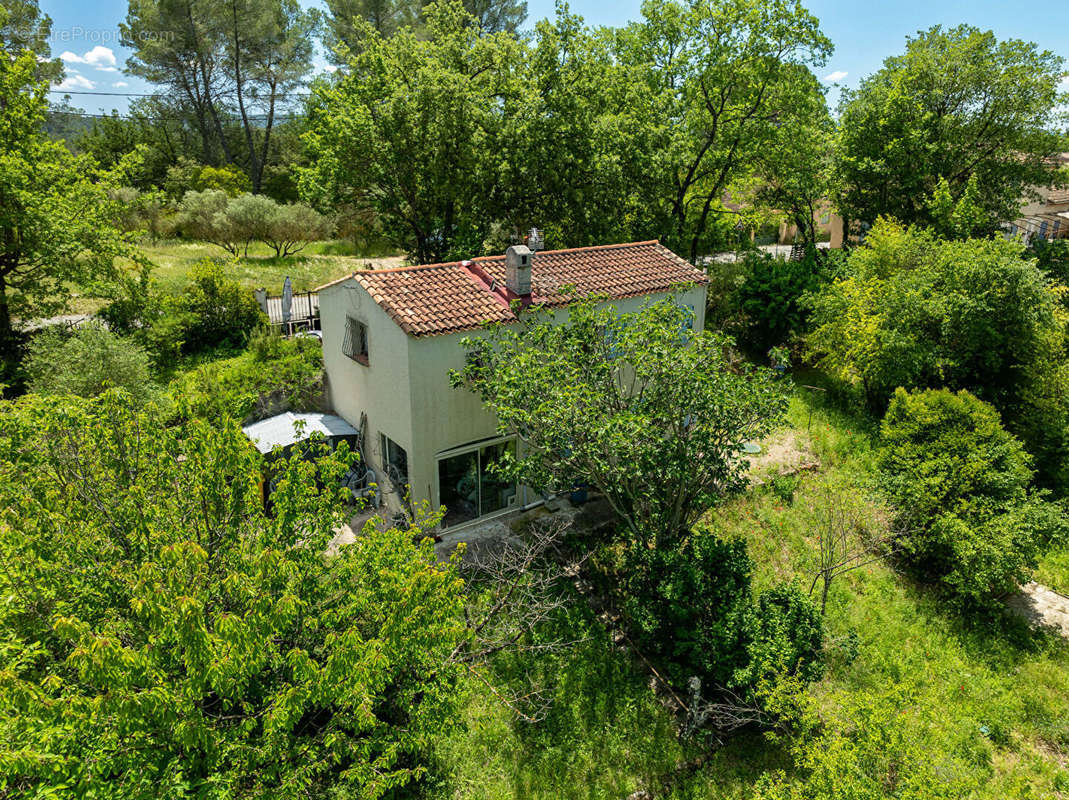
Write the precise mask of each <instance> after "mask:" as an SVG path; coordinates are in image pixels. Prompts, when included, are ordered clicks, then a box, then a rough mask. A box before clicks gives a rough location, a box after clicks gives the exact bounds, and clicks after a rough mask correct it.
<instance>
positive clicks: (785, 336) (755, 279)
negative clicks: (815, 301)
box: [731, 251, 827, 354]
mask: <svg viewBox="0 0 1069 800" xmlns="http://www.w3.org/2000/svg"><path fill="white" fill-rule="evenodd" d="M744 261H745V265H744V267H743V270H744V273H743V274H744V275H745V277H744V279H743V281H742V285H741V286H739V287H738V288H737V289H736V290H735V296H734V298H733V299H732V301H731V303H732V305H734V306H735V307H736V308H737V309H738V313H739V315H740V317H739V318H738V319H736V320H735V321H734V322H733V325H732V327H736V326H737V328H738V338H739V342H740V343H741V344H742V345H744V346H746V347H748V348H750V349H751V350H752V351H753V352H755V353H762V354H763V353H765V352H767V351H768V349H769V348H771V347H774V346H776V345H782V344H787V343H788V342H790V340H791V339H792V337H794V336H796V335H800V334H801V333H802V332H804V331H805V329H806V322H807V319H808V310H809V309H808V308H807V307H806V306H805V304H803V303H802V298H803V297H805V296H806V295H808V294H810V293H812V292H815V291H817V290H819V289H820V288H821V286H822V285H823V284H824V283H826V282H827V280H826V277H825V272H826V271H825V269H824V268H823V267H822V265H821V263H820V262H819V261H818V260H817V256H816V254H815V253H810V254H809V255H808V256H806V258H804V259H802V260H801V261H787V260H784V259H780V258H773V257H772V256H771V255H769V254H767V253H761V252H758V251H750V252H747V253H746V255H745V256H744Z"/></svg>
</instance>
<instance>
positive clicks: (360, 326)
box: [342, 317, 368, 366]
mask: <svg viewBox="0 0 1069 800" xmlns="http://www.w3.org/2000/svg"><path fill="white" fill-rule="evenodd" d="M342 351H343V352H344V353H345V355H347V356H349V358H351V359H352V360H353V361H359V362H360V363H361V364H363V365H365V366H367V364H368V353H367V325H365V324H364V323H363V322H361V321H360V320H358V319H353V318H352V317H346V319H345V341H344V342H342Z"/></svg>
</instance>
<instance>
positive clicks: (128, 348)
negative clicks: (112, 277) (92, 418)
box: [25, 322, 152, 401]
mask: <svg viewBox="0 0 1069 800" xmlns="http://www.w3.org/2000/svg"><path fill="white" fill-rule="evenodd" d="M25 368H26V372H27V374H28V375H29V389H30V391H31V392H34V393H36V394H73V395H79V396H81V397H93V396H95V395H98V394H100V393H101V392H102V391H104V389H105V388H107V387H108V386H114V387H116V388H121V389H125V390H126V391H127V392H129V393H130V395H131V397H133V398H134V399H136V400H139V401H144V400H145V399H146V398H147V397H148V395H149V394H150V393H151V387H152V382H151V380H150V378H149V356H148V353H146V352H145V350H144V349H143V348H141V347H140V346H138V345H137V344H135V343H134V342H133V341H131V340H130V339H124V338H122V337H119V336H116V335H115V334H114V333H112V332H111V331H109V330H108V329H107V328H105V327H104V326H103V325H102V324H100V323H97V322H87V323H86V324H84V325H82V326H80V327H78V328H74V329H73V330H69V329H66V328H61V327H58V326H57V327H53V328H49V329H46V330H44V331H41V332H40V333H38V334H36V335H35V336H34V337H33V339H32V340H31V341H30V346H29V353H28V355H27V357H26V362H25Z"/></svg>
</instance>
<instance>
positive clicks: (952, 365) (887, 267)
mask: <svg viewBox="0 0 1069 800" xmlns="http://www.w3.org/2000/svg"><path fill="white" fill-rule="evenodd" d="M844 269H845V272H844V276H843V277H842V278H841V279H839V280H836V281H834V282H832V283H830V284H828V285H827V286H825V287H824V288H823V289H822V290H821V291H820V292H819V293H818V294H816V295H815V296H814V297H813V298H812V299H811V305H812V309H813V310H812V318H811V325H812V330H811V332H810V333H809V336H808V348H809V352H810V354H811V356H813V357H814V358H815V359H816V360H817V362H818V364H819V365H820V366H821V367H823V368H824V369H825V370H827V371H828V372H829V373H830V374H831V375H832V376H833V377H835V378H837V379H839V380H841V381H843V382H844V383H846V384H849V385H854V386H857V387H859V388H860V389H861V390H862V392H863V394H864V396H865V399H866V401H867V403H868V404H869V405H870V407H872V408H874V409H877V410H880V411H882V410H883V409H884V408H885V407H886V403H887V402H888V401H889V399H890V397H891V394H892V393H893V392H894V390H895V388H896V387H899V386H903V387H906V388H941V387H947V388H949V389H954V390H957V389H967V390H968V391H970V392H973V393H974V394H976V395H977V396H978V397H980V398H981V399H983V400H986V401H987V402H990V403H991V404H993V405H994V406H995V407H996V408H997V409H999V411H1000V412H1001V413H1002V415H1003V418H1004V419H1005V421H1006V424H1007V426H1008V427H1009V429H1010V430H1011V431H1013V432H1014V433H1016V434H1017V435H1018V436H1020V437H1021V438H1022V439H1023V440H1024V441H1025V442H1026V444H1027V445H1028V447H1029V448H1030V450H1031V451H1032V453H1033V455H1035V456H1036V458H1037V463H1038V465H1039V467H1040V469H1041V472H1042V475H1043V476H1044V479H1045V480H1046V481H1048V482H1049V483H1051V484H1052V485H1058V484H1062V485H1065V484H1064V480H1065V477H1066V475H1069V473H1067V472H1066V470H1067V469H1069V460H1067V459H1069V357H1067V354H1066V325H1067V322H1069V320H1067V317H1066V314H1065V311H1064V309H1063V307H1062V306H1061V304H1060V303H1059V293H1061V292H1064V290H1062V289H1058V288H1057V287H1054V286H1052V285H1050V283H1049V281H1048V278H1047V276H1045V275H1044V274H1043V273H1042V272H1041V271H1040V270H1039V269H1038V268H1037V267H1036V263H1035V262H1034V261H1032V260H1031V259H1029V258H1027V257H1026V255H1025V252H1024V247H1023V245H1021V244H1020V243H1019V242H1015V241H1009V240H1005V239H1001V238H993V239H968V240H964V241H945V240H942V239H939V238H938V237H936V236H935V235H934V234H933V233H931V232H930V231H925V230H918V229H906V228H903V227H902V226H901V225H898V224H897V223H893V222H887V221H881V222H880V223H878V224H877V225H876V226H875V227H874V228H873V229H872V230H871V231H870V232H869V236H868V239H867V241H866V245H865V246H864V247H861V248H858V249H856V250H854V251H853V252H852V253H851V255H850V256H849V259H848V260H847V261H846V264H845V267H844Z"/></svg>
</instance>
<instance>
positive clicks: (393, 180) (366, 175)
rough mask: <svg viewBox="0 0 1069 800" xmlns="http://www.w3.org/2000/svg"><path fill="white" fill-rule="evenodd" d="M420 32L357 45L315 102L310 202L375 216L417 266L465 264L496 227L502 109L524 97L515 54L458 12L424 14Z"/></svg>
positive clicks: (452, 8) (435, 9) (446, 8)
mask: <svg viewBox="0 0 1069 800" xmlns="http://www.w3.org/2000/svg"><path fill="white" fill-rule="evenodd" d="M427 13H428V24H427V32H426V35H425V36H423V37H420V36H417V35H416V34H415V32H413V31H412V29H410V28H405V29H402V30H401V31H399V32H398V33H396V34H395V35H393V36H391V37H384V36H382V35H381V34H379V33H378V32H377V31H375V30H374V29H373V28H372V27H371V26H370V25H369V24H367V23H361V25H362V30H363V31H364V32H365V42H364V46H363V47H362V48H361V50H360V51H359V52H358V53H356V54H355V55H354V56H353V58H352V60H351V61H350V62H349V66H348V67H347V69H346V70H345V74H344V75H343V76H342V77H341V78H340V80H338V81H336V82H331V83H324V84H322V85H321V86H320V87H319V88H318V90H317V92H316V95H315V98H314V99H313V101H312V106H311V120H310V131H309V133H308V134H307V135H306V143H307V145H308V148H309V152H310V154H311V156H312V161H313V164H314V166H313V168H311V169H310V170H309V171H307V172H306V173H305V174H304V175H303V177H302V190H303V193H304V195H305V196H306V197H309V198H310V199H313V200H316V201H318V202H319V203H321V204H323V205H330V204H332V203H337V202H344V203H351V204H355V205H364V206H369V207H371V208H373V209H374V210H375V211H376V212H377V214H378V216H379V221H380V223H381V225H382V228H383V231H384V232H385V233H386V235H387V236H388V237H389V238H391V239H392V240H393V241H394V242H396V243H398V244H399V245H402V246H403V247H404V248H405V249H406V250H408V251H409V252H410V253H411V255H412V257H413V258H415V259H416V260H418V261H421V262H430V261H437V260H441V259H444V258H446V257H448V256H451V255H455V256H457V257H468V256H471V255H473V254H476V253H477V252H478V248H479V247H480V246H481V242H482V235H483V226H485V225H486V223H487V221H489V220H493V219H494V218H495V213H494V209H495V208H497V207H499V206H500V197H501V195H500V193H501V192H502V191H504V190H505V188H506V187H505V186H503V185H502V183H501V181H499V180H498V177H499V176H498V174H497V170H496V169H495V164H496V163H497V161H498V160H499V159H502V158H507V157H508V156H507V154H505V153H502V152H501V144H502V128H503V125H504V115H503V114H502V112H501V108H502V105H507V104H508V103H510V102H511V101H513V100H517V99H518V98H519V96H520V91H519V87H520V83H519V81H518V80H517V79H516V72H517V68H518V66H519V64H520V63H521V54H522V53H523V49H522V46H521V45H520V43H519V42H518V41H517V40H516V39H515V38H514V37H512V36H509V35H508V34H503V33H498V34H491V35H480V33H479V30H478V29H477V28H476V27H475V26H474V25H472V24H471V17H470V16H469V15H468V14H467V13H466V12H465V11H464V10H463V8H462V7H461V6H460V4H459V3H457V2H454V3H442V4H435V5H433V6H431V7H429V9H428V12H427Z"/></svg>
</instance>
